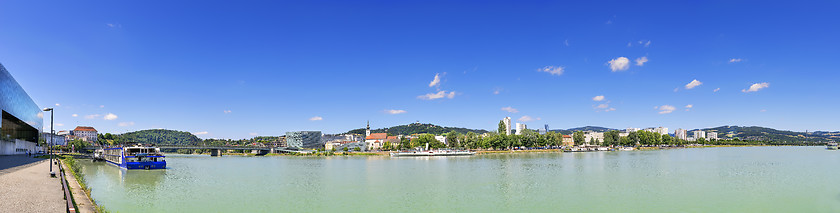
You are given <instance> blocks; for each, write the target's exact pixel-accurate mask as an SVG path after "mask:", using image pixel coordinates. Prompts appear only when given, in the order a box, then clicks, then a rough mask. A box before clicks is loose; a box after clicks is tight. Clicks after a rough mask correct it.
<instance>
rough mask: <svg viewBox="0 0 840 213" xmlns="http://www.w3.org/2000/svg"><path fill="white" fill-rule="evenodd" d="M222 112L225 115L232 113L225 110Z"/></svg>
mask: <svg viewBox="0 0 840 213" xmlns="http://www.w3.org/2000/svg"><path fill="white" fill-rule="evenodd" d="M222 112H224V113H225V114H230V113H231V112H233V111H230V110H225V111H222Z"/></svg>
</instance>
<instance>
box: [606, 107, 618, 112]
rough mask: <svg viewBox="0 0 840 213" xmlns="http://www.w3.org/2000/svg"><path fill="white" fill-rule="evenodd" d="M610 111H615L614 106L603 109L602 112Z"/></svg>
mask: <svg viewBox="0 0 840 213" xmlns="http://www.w3.org/2000/svg"><path fill="white" fill-rule="evenodd" d="M611 111H615V108H609V109H605V110H604V112H611Z"/></svg>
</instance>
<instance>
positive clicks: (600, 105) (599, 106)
mask: <svg viewBox="0 0 840 213" xmlns="http://www.w3.org/2000/svg"><path fill="white" fill-rule="evenodd" d="M608 107H610V105H609V104H598V106H596V107H595V108H598V109H606V108H608Z"/></svg>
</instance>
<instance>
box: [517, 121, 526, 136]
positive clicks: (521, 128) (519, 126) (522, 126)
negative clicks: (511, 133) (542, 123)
mask: <svg viewBox="0 0 840 213" xmlns="http://www.w3.org/2000/svg"><path fill="white" fill-rule="evenodd" d="M525 129H528V125H525V124H523V123H516V135H522V131H525Z"/></svg>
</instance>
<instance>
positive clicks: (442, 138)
mask: <svg viewBox="0 0 840 213" xmlns="http://www.w3.org/2000/svg"><path fill="white" fill-rule="evenodd" d="M435 140H438V141H440V142H441V143H443V144H448V143H446V136H443V135H435Z"/></svg>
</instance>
